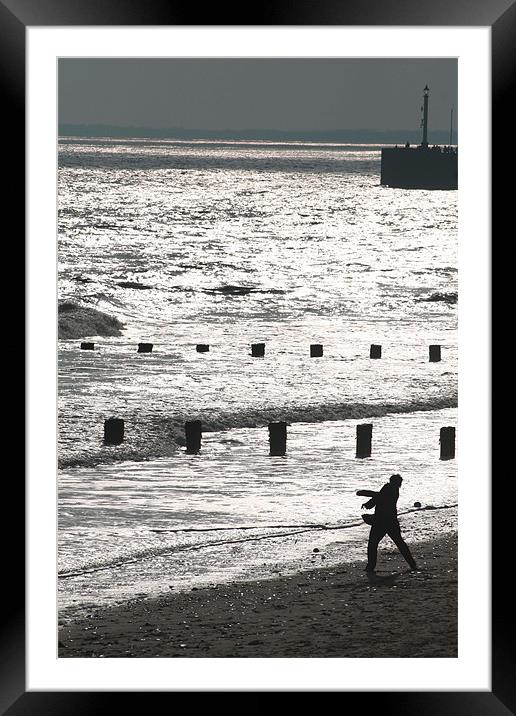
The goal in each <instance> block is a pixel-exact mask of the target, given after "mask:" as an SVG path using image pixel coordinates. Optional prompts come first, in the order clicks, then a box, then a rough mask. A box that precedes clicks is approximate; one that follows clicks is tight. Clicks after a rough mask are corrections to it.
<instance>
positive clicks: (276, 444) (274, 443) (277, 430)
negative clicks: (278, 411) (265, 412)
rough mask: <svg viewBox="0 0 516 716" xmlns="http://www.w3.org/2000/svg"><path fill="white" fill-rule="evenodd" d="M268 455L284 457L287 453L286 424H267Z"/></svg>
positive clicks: (282, 422)
mask: <svg viewBox="0 0 516 716" xmlns="http://www.w3.org/2000/svg"><path fill="white" fill-rule="evenodd" d="M269 447H270V452H269V454H270V455H285V453H286V452H287V423H286V422H284V421H281V422H278V423H269Z"/></svg>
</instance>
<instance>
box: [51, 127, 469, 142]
mask: <svg viewBox="0 0 516 716" xmlns="http://www.w3.org/2000/svg"><path fill="white" fill-rule="evenodd" d="M58 133H59V138H63V137H82V138H84V139H102V138H103V139H172V140H174V139H176V140H186V141H188V140H205V141H221V140H222V141H224V140H225V141H237V142H238V141H255V142H260V141H265V142H268V141H272V142H274V141H277V142H309V143H311V142H314V143H328V142H336V143H339V144H400V143H403V144H405V142H410V143H411V144H419V143H420V142H421V131H420V130H419V129H418V130H410V129H401V130H395V131H394V130H393V131H377V130H369V129H363V130H362V129H347V130H343V129H335V130H325V131H310V130H299V131H280V130H273V129H220V130H208V129H182V128H180V127H171V128H153V127H117V126H114V125H107V124H60V125H59V132H58ZM449 139H450V133H449V130H444V129H437V130H434V131H431V132H429V141H430V143H431V144H448V143H449ZM456 143H457V136H456V133H454V134H453V144H456Z"/></svg>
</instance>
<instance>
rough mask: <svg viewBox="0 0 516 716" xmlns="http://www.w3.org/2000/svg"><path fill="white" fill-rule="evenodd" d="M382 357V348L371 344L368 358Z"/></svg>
mask: <svg viewBox="0 0 516 716" xmlns="http://www.w3.org/2000/svg"><path fill="white" fill-rule="evenodd" d="M381 357H382V347H381V346H378V345H375V344H372V345H371V348H370V350H369V358H381Z"/></svg>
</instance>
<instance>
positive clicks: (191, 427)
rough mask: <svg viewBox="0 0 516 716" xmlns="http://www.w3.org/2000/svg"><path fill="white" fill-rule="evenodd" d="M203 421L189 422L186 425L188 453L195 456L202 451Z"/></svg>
mask: <svg viewBox="0 0 516 716" xmlns="http://www.w3.org/2000/svg"><path fill="white" fill-rule="evenodd" d="M201 427H202V426H201V421H200V420H188V421H187V422H186V423H185V437H186V452H187V454H188V455H194V454H195V453H198V452H199V450H200V449H201V434H202V432H201Z"/></svg>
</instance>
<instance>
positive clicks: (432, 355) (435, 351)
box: [428, 346, 441, 363]
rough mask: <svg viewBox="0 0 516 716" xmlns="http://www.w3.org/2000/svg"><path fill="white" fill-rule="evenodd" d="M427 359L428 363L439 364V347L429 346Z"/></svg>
mask: <svg viewBox="0 0 516 716" xmlns="http://www.w3.org/2000/svg"><path fill="white" fill-rule="evenodd" d="M428 359H429V361H430V363H439V361H440V360H441V346H429V349H428Z"/></svg>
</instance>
